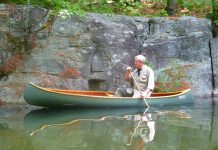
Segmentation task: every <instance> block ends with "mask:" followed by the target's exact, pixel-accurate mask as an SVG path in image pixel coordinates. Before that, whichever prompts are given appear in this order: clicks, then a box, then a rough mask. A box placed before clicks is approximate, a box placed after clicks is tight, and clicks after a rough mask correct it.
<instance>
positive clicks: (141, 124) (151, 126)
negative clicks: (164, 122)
mask: <svg viewBox="0 0 218 150" xmlns="http://www.w3.org/2000/svg"><path fill="white" fill-rule="evenodd" d="M127 120H133V121H134V122H135V123H136V125H134V131H133V133H132V135H131V136H130V138H129V140H128V142H127V145H132V140H133V138H134V137H138V138H140V139H141V141H142V143H148V142H150V141H152V140H153V139H154V135H155V122H154V121H153V120H152V114H151V113H147V112H144V113H143V114H142V115H130V116H127Z"/></svg>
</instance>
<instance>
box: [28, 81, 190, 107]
mask: <svg viewBox="0 0 218 150" xmlns="http://www.w3.org/2000/svg"><path fill="white" fill-rule="evenodd" d="M24 99H25V100H26V102H27V103H29V104H30V105H34V106H42V107H49V108H52V107H55V108H57V107H59V108H61V107H145V106H146V105H145V102H144V101H143V99H142V98H132V97H115V96H113V93H111V92H103V91H77V90H59V89H50V88H42V87H39V86H36V85H34V84H32V83H29V84H28V85H27V87H26V89H25V91H24ZM146 101H147V103H148V104H149V105H150V106H155V105H179V104H191V103H194V97H193V95H192V92H191V89H187V90H184V91H178V92H170V93H153V94H152V95H151V97H150V98H146Z"/></svg>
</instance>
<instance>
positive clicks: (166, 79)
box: [155, 60, 188, 92]
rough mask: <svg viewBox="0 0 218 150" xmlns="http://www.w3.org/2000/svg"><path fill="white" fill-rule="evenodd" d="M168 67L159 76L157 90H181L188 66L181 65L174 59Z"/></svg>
mask: <svg viewBox="0 0 218 150" xmlns="http://www.w3.org/2000/svg"><path fill="white" fill-rule="evenodd" d="M166 68H167V69H166V70H164V71H163V72H161V74H160V75H158V77H157V81H156V82H157V87H156V88H155V91H156V92H172V91H177V90H180V88H181V87H182V86H187V85H184V83H186V82H185V79H186V78H188V76H187V75H186V71H187V68H186V67H184V66H182V65H180V64H179V62H178V61H175V60H173V61H172V62H171V63H170V64H169V65H168V66H167V67H166Z"/></svg>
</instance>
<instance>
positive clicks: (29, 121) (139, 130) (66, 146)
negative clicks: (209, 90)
mask: <svg viewBox="0 0 218 150" xmlns="http://www.w3.org/2000/svg"><path fill="white" fill-rule="evenodd" d="M216 103H218V100H214V101H212V100H208V99H205V100H197V101H196V102H195V104H194V105H186V106H173V107H156V108H151V109H150V110H148V111H147V112H144V111H145V110H144V109H138V108H135V109H134V108H131V109H127V108H126V109H121V108H119V109H97V110H96V109H95V110H94V109H80V110H79V109H78V110H75V109H74V110H73V109H72V110H50V111H49V110H47V109H37V110H33V111H31V109H30V108H29V107H28V106H20V105H19V106H14V105H10V106H0V150H145V149H146V150H218V104H216Z"/></svg>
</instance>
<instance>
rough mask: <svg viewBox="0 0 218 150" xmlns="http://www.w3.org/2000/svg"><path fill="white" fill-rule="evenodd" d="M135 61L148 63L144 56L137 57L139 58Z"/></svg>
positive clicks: (136, 57)
mask: <svg viewBox="0 0 218 150" xmlns="http://www.w3.org/2000/svg"><path fill="white" fill-rule="evenodd" d="M135 60H139V61H141V62H143V63H145V62H146V58H145V56H143V55H137V56H135Z"/></svg>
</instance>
